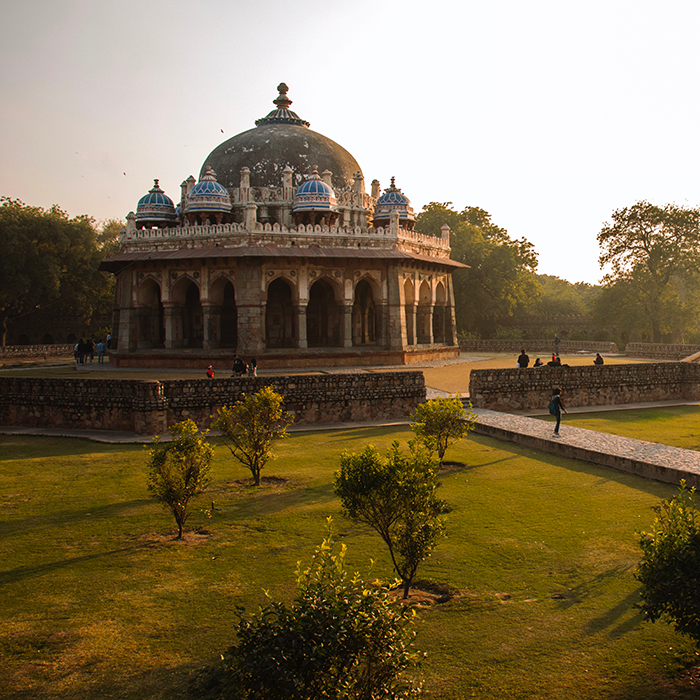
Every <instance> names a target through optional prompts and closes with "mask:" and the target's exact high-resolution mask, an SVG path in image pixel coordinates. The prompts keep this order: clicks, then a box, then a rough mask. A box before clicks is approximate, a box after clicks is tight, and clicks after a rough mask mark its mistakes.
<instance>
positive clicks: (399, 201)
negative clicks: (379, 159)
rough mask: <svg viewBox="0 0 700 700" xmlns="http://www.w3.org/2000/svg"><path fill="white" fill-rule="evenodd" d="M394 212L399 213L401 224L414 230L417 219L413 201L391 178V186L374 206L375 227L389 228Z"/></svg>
mask: <svg viewBox="0 0 700 700" xmlns="http://www.w3.org/2000/svg"><path fill="white" fill-rule="evenodd" d="M392 211H398V212H399V223H400V224H403V225H404V226H406V227H407V228H413V223H414V222H415V220H416V217H415V215H414V213H413V207H412V206H411V200H409V198H408V197H407V196H406V195H405V194H404V193H403V192H402V191H401V190H400V189H398V188H397V187H396V184H395V181H394V178H393V177H392V178H391V185H390V186H389V187H387V188H386V190H384V194H382V195H380V196H379V198H378V199H377V203H376V204H375V205H374V225H375V227H378V226H388V225H389V218H390V216H391V212H392Z"/></svg>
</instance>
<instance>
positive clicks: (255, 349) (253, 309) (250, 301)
mask: <svg viewBox="0 0 700 700" xmlns="http://www.w3.org/2000/svg"><path fill="white" fill-rule="evenodd" d="M236 282H237V284H236V309H237V310H238V342H237V345H236V351H237V352H238V354H239V355H250V356H251V357H257V356H258V355H260V353H261V352H262V350H263V349H264V346H263V336H264V330H263V329H264V326H265V306H264V305H263V303H262V266H261V265H260V261H259V259H255V258H251V259H249V260H248V259H242V260H241V263H240V265H239V268H238V275H237V280H236Z"/></svg>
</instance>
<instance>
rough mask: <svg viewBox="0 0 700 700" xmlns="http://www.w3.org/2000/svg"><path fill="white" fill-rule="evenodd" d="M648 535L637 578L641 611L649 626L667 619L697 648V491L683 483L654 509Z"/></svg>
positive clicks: (699, 544)
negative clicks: (660, 619) (652, 521)
mask: <svg viewBox="0 0 700 700" xmlns="http://www.w3.org/2000/svg"><path fill="white" fill-rule="evenodd" d="M655 510H656V512H657V513H658V515H657V517H656V519H655V520H654V524H653V526H652V530H651V532H642V533H641V534H640V538H639V544H640V546H641V548H642V552H643V555H644V556H643V558H642V561H641V562H640V563H639V566H638V567H637V573H636V577H637V580H638V581H639V582H640V583H641V584H642V593H641V595H642V601H643V602H642V603H641V605H640V608H641V610H642V612H643V613H644V615H645V617H646V618H647V619H648V620H650V621H651V622H655V621H656V620H658V619H659V618H665V619H667V620H668V621H670V622H672V623H673V624H674V626H675V628H676V629H677V630H678V631H679V632H682V633H683V634H687V635H689V636H690V637H692V638H693V639H694V640H695V642H696V643H700V511H699V510H698V507H697V504H696V502H695V488H692V489H688V488H686V483H685V481H681V486H680V491H679V493H678V494H677V495H676V496H674V497H673V498H671V499H668V500H664V501H662V502H661V505H659V506H657V507H656V508H655Z"/></svg>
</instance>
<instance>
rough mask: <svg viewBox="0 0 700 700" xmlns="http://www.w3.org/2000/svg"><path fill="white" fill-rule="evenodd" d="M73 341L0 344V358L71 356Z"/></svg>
mask: <svg viewBox="0 0 700 700" xmlns="http://www.w3.org/2000/svg"><path fill="white" fill-rule="evenodd" d="M74 347H75V343H63V344H58V343H51V344H47V345H6V346H5V347H2V346H0V360H5V359H11V358H13V357H72V356H73V348H74Z"/></svg>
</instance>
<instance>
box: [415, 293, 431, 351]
mask: <svg viewBox="0 0 700 700" xmlns="http://www.w3.org/2000/svg"><path fill="white" fill-rule="evenodd" d="M432 301H433V295H432V294H431V290H430V285H429V284H428V282H427V281H426V280H423V282H422V283H421V285H420V288H419V290H418V319H417V321H418V332H417V336H418V337H417V341H418V344H420V345H425V344H428V343H430V341H431V336H432V333H431V331H432V328H431V323H430V321H431V318H430V316H431V313H430V310H431V306H432Z"/></svg>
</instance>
